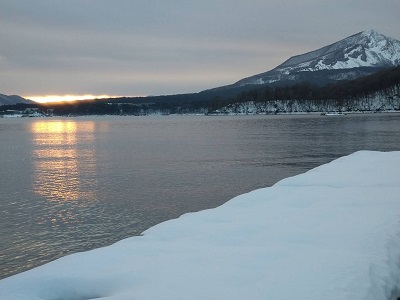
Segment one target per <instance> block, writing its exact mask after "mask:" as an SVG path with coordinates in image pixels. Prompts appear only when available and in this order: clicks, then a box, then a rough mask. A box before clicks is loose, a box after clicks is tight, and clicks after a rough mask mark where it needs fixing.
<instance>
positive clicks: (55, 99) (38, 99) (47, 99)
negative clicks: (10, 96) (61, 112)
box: [24, 94, 120, 103]
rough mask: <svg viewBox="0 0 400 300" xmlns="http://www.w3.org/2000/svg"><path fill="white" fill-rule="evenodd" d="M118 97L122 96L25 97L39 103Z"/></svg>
mask: <svg viewBox="0 0 400 300" xmlns="http://www.w3.org/2000/svg"><path fill="white" fill-rule="evenodd" d="M117 97H120V96H111V95H91V94H86V95H45V96H25V97H24V98H25V99H29V100H32V101H35V102H38V103H48V102H65V101H76V100H89V99H101V98H117Z"/></svg>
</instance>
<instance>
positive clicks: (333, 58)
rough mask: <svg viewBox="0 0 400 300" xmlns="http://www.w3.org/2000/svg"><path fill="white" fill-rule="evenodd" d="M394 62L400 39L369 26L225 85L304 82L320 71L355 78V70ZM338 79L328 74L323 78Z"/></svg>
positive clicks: (374, 68) (398, 59)
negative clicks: (330, 71)
mask: <svg viewBox="0 0 400 300" xmlns="http://www.w3.org/2000/svg"><path fill="white" fill-rule="evenodd" d="M397 65H400V41H398V40H396V39H393V38H391V37H387V36H384V35H383V34H380V33H378V32H377V31H375V30H373V29H370V30H366V31H362V32H359V33H357V34H354V35H351V36H349V37H347V38H344V39H342V40H340V41H338V42H335V43H332V44H330V45H327V46H324V47H322V48H319V49H316V50H313V51H310V52H306V53H304V54H299V55H295V56H292V57H290V58H289V59H287V60H286V61H284V62H283V63H282V64H280V65H278V66H277V67H275V68H274V69H272V70H270V71H267V72H263V73H260V74H257V75H253V76H250V77H246V78H243V79H241V80H239V81H237V82H235V83H234V84H232V85H230V86H227V87H240V86H246V85H260V84H273V83H276V82H280V81H282V82H285V81H289V82H290V81H292V82H293V81H298V80H302V81H307V77H309V75H310V74H307V72H319V71H323V70H342V73H343V74H342V75H341V76H340V77H341V79H355V78H357V77H358V75H355V74H354V71H355V69H358V68H371V69H370V70H369V71H366V72H363V73H362V74H360V76H365V75H369V74H372V73H373V72H375V71H377V70H379V69H381V68H387V67H394V66H397ZM344 70H346V71H344ZM347 70H348V71H347ZM365 70H367V69H365ZM345 73H348V74H347V75H346V74H345ZM314 75H315V74H314ZM313 77H315V76H313ZM341 79H338V78H335V77H333V78H329V76H328V77H327V78H326V80H325V81H332V80H333V81H334V80H341ZM324 83H325V82H324Z"/></svg>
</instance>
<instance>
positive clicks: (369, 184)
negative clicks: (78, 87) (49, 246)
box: [0, 151, 400, 300]
mask: <svg viewBox="0 0 400 300" xmlns="http://www.w3.org/2000/svg"><path fill="white" fill-rule="evenodd" d="M221 176H223V174H221ZM116 221H118V220H116ZM398 296H400V152H387V153H382V152H371V151H360V152H356V153H354V154H352V155H349V156H346V157H342V158H340V159H337V160H335V161H333V162H331V163H329V164H326V165H323V166H320V167H318V168H315V169H313V170H311V171H309V172H307V173H305V174H302V175H298V176H295V177H291V178H287V179H284V180H282V181H280V182H278V183H277V184H275V185H274V186H273V187H270V188H265V189H260V190H256V191H253V192H250V193H248V194H244V195H241V196H238V197H236V198H234V199H232V200H230V201H229V202H227V203H226V204H224V205H222V206H220V207H218V208H216V209H210V210H205V211H202V212H198V213H190V214H185V215H183V216H182V217H180V218H179V219H175V220H171V221H167V222H164V223H162V224H159V225H157V226H155V227H152V228H150V229H149V230H147V231H145V232H144V234H143V236H140V237H133V238H129V239H126V240H122V241H120V242H118V243H116V244H114V245H111V246H109V247H104V248H100V249H96V250H92V251H88V252H83V253H78V254H74V255H69V256H66V257H63V258H61V259H58V260H56V261H54V262H51V263H48V264H46V265H44V266H41V267H38V268H35V269H33V270H30V271H27V272H24V273H21V274H18V275H15V276H12V277H9V278H6V279H3V280H1V281H0V299H4V300H17V299H18V300H25V299H26V300H51V299H70V300H84V299H107V300H123V299H138V300H139V299H146V300H150V299H151V300H157V299H163V300H164V299H165V300H166V299H168V300H169V299H171V300H172V299H174V300H178V299H182V300H183V299H185V300H187V299H202V300H204V299H230V300H232V299H238V300H239V299H240V300H243V299H260V300H261V299H263V300H264V299H274V300H279V299H282V300H283V299H285V300H287V299H302V300H314V299H315V300H321V299H324V300H328V299H335V300H348V299H351V300H357V299H369V300H372V299H373V300H377V299H396V298H397V297H398Z"/></svg>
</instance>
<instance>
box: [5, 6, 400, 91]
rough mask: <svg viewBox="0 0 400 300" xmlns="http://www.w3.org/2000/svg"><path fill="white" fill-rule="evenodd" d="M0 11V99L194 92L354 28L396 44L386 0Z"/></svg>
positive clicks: (392, 11)
mask: <svg viewBox="0 0 400 300" xmlns="http://www.w3.org/2000/svg"><path fill="white" fill-rule="evenodd" d="M0 6H1V7H2V9H1V10H0V36H1V37H2V47H1V48H0V57H2V59H0V66H1V68H2V72H1V74H0V80H1V82H2V87H1V88H2V89H3V90H2V91H0V92H2V93H13V94H14V93H18V94H22V95H24V94H37V93H43V94H49V93H50V92H51V93H56V94H58V93H59V94H68V93H83V94H86V93H90V94H96V93H101V94H104V93H106V94H108V93H117V94H126V95H130V94H132V95H136V94H143V93H144V94H165V93H168V92H174V93H175V92H179V91H181V92H187V91H198V90H199V89H204V88H212V87H215V86H218V85H223V84H229V83H232V82H233V81H236V80H239V79H241V78H243V77H246V76H250V75H253V74H256V73H260V72H264V71H267V70H269V69H272V68H274V67H275V66H277V65H278V64H280V63H282V62H283V61H284V60H286V59H287V58H289V57H290V56H292V55H296V54H301V53H304V52H307V51H311V50H314V49H316V48H319V47H322V46H325V45H327V44H329V43H333V42H335V41H337V40H339V39H342V38H345V37H347V36H349V35H351V34H355V33H357V32H359V31H362V30H366V29H370V28H374V29H376V30H377V31H379V32H381V33H383V34H386V35H388V36H392V37H394V38H398V39H399V38H400V33H399V32H398V30H397V28H399V26H400V21H399V18H398V16H397V14H396V13H395V12H398V11H400V4H399V3H398V1H395V0H388V1H385V2H376V1H372V0H352V1H350V2H349V1H344V0H338V1H327V0H325V1H320V0H319V1H317V0H306V1H301V2H299V1H294V0H282V1H278V0H269V1H266V0H263V1H261V0H249V1H238V0H229V1H228V0H213V1H211V0H203V1H193V0H169V1H165V0H153V1H142V0H140V1H139V0H119V1H112V0H79V1H78V0H69V1H67V0H61V1H53V0H13V1H7V0H0ZM4 61H6V63H4ZM50 90H52V91H50ZM115 90H120V91H121V92H119V93H118V91H115ZM112 91H113V92H112ZM114 91H115V92H114Z"/></svg>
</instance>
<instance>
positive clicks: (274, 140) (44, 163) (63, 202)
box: [0, 113, 400, 278]
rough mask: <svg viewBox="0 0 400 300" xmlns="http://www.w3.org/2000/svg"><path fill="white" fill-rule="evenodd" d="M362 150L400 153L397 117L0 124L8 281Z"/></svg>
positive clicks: (3, 258)
mask: <svg viewBox="0 0 400 300" xmlns="http://www.w3.org/2000/svg"><path fill="white" fill-rule="evenodd" d="M357 150H379V151H393V150H400V114H394V113H392V114H366V115H346V116H319V115H292V116H285V115H277V116H261V115H258V116H213V117H210V116H163V117H76V118H14V119H0V153H1V156H0V176H1V181H0V191H1V194H0V240H1V243H0V278H5V277H8V276H11V275H13V274H16V273H19V272H22V271H24V270H27V269H30V268H33V267H35V266H38V265H41V264H43V263H46V262H48V261H51V260H54V259H56V258H59V257H61V256H65V255H67V254H71V253H74V252H79V251H86V250H89V249H93V248H97V247H102V246H106V245H109V244H112V243H114V242H116V241H118V240H121V239H124V238H127V237H131V236H135V235H139V234H140V233H141V232H143V231H144V230H146V229H147V228H149V227H151V226H153V225H155V224H158V223H160V222H163V221H165V220H168V219H172V218H176V217H179V216H180V215H182V214H184V213H187V212H195V211H199V210H203V209H208V208H213V207H216V206H219V205H221V204H223V203H225V202H226V201H228V200H229V199H231V198H233V197H235V196H237V195H239V194H242V193H246V192H249V191H251V190H254V189H257V188H262V187H267V186H271V185H273V184H274V183H276V182H277V181H279V180H280V179H282V178H285V177H288V176H294V175H297V174H299V173H303V172H305V171H307V170H309V169H311V168H314V167H316V166H318V165H321V164H324V163H327V162H329V161H332V160H333V159H335V158H338V157H340V156H343V155H347V154H350V153H352V152H355V151H357ZM322 197H323V195H322Z"/></svg>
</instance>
